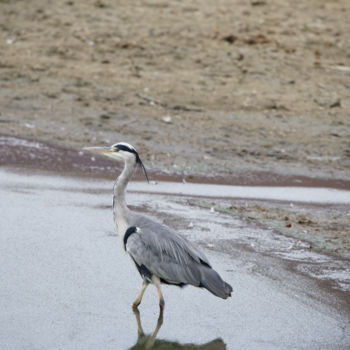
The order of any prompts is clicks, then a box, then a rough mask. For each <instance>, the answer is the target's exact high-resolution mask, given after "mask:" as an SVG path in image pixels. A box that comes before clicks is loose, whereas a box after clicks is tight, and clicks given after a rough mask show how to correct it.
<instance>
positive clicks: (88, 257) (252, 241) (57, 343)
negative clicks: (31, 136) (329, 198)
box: [0, 169, 350, 350]
mask: <svg viewBox="0 0 350 350" xmlns="http://www.w3.org/2000/svg"><path fill="white" fill-rule="evenodd" d="M180 185H181V184H180ZM137 186H139V187H137ZM111 188H112V182H110V181H89V180H83V179H77V178H75V179H72V178H68V177H59V176H49V175H38V174H28V173H26V171H25V170H23V172H22V173H21V172H16V173H13V172H11V171H10V170H5V169H2V170H0V198H1V201H0V210H1V213H2V214H1V217H0V295H1V298H0V310H1V313H0V348H1V349H23V348H25V349H60V348H62V349H82V348H84V349H121V350H123V349H131V348H134V349H136V348H139V349H143V348H144V346H145V345H142V344H144V343H146V342H147V340H148V339H149V338H144V337H140V338H138V327H137V322H136V320H137V319H136V316H135V315H134V313H133V312H132V310H131V304H132V302H133V300H134V299H135V298H136V296H137V294H138V292H139V290H140V287H141V279H140V277H139V275H138V273H137V271H136V269H135V268H134V266H133V265H132V263H131V261H130V259H129V258H128V257H127V256H126V255H125V253H124V252H123V250H122V248H121V245H120V242H119V239H118V237H117V236H116V234H115V231H114V225H113V220H112V213H111V208H110V206H111V201H112V195H111ZM150 188H151V190H150ZM153 188H158V187H157V186H151V185H147V184H144V185H143V186H142V184H136V185H135V184H132V185H131V189H133V191H132V192H131V193H129V195H128V201H129V202H130V203H131V204H133V206H134V207H135V208H136V209H137V210H140V211H142V212H146V213H147V215H151V216H153V217H155V218H156V219H158V220H160V221H165V222H166V223H167V224H169V225H171V226H173V227H175V228H176V229H177V230H178V231H179V232H180V233H182V234H184V235H185V236H187V237H188V238H189V239H190V240H192V241H195V242H197V243H198V244H200V245H201V247H202V249H203V250H204V251H205V253H206V254H207V256H208V257H209V259H210V261H211V262H212V265H213V266H214V267H215V269H217V270H218V271H219V272H220V274H221V275H222V276H223V277H224V279H225V280H227V281H228V282H229V283H230V284H232V286H233V289H234V293H233V296H232V298H230V299H228V300H221V299H219V298H216V297H214V296H213V295H211V294H210V293H208V292H207V291H205V290H201V289H197V288H193V287H187V288H184V289H180V288H175V287H166V286H165V287H164V288H163V290H164V296H165V302H166V307H165V313H164V321H163V324H162V326H161V328H160V330H159V332H158V334H157V337H156V343H155V344H154V348H167V349H191V348H192V349H193V348H198V346H199V345H201V347H199V348H200V349H208V350H209V349H211V350H219V349H238V348H243V349H320V348H327V349H345V348H346V347H347V346H348V344H350V323H349V320H350V305H349V300H350V299H349V297H350V293H349V284H350V265H349V261H347V260H339V259H335V258H333V257H329V256H326V255H322V254H318V253H314V252H310V251H308V250H304V249H303V247H298V246H297V245H295V246H293V249H290V247H291V245H293V244H294V243H295V240H294V239H293V238H287V237H284V236H276V235H275V234H273V232H272V231H270V230H268V229H264V228H259V227H257V226H253V225H252V224H249V223H247V222H244V221H241V220H239V219H237V218H234V217H232V216H229V215H225V214H222V213H218V212H212V211H210V210H208V209H203V208H200V207H195V206H189V205H188V202H187V201H188V199H189V198H191V195H193V194H194V193H183V194H182V195H181V196H176V195H172V196H169V195H167V194H164V193H156V191H154V190H153ZM171 188H174V187H173V186H171ZM159 192H164V191H163V190H161V191H159ZM175 193H176V191H175ZM173 194H174V193H173ZM139 309H140V317H141V322H142V327H143V330H144V332H145V333H146V334H152V332H153V331H154V330H155V327H156V325H157V320H158V305H157V293H156V290H155V289H154V288H153V287H150V288H149V289H148V290H147V291H146V294H145V297H144V300H143V303H142V304H141V306H140V308H139ZM138 342H139V345H137V343H138ZM140 343H142V344H141V345H140ZM189 344H193V345H189ZM206 344H207V345H206ZM195 345H196V346H197V347H194V346H195ZM134 346H135V347H134Z"/></svg>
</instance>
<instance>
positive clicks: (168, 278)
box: [91, 143, 232, 308]
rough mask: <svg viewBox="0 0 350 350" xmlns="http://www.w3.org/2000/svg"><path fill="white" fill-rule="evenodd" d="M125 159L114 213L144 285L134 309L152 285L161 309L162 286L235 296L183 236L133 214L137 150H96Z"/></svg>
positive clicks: (119, 146)
mask: <svg viewBox="0 0 350 350" xmlns="http://www.w3.org/2000/svg"><path fill="white" fill-rule="evenodd" d="M91 150H95V151H96V150H97V151H98V152H102V153H105V154H106V155H109V156H111V155H110V153H112V155H113V152H115V155H113V156H112V158H115V159H118V160H119V159H123V160H124V161H125V167H124V170H123V172H122V173H121V175H120V176H119V177H118V179H117V180H116V182H115V184H114V197H113V213H114V221H115V224H116V227H117V231H118V235H119V238H120V240H121V243H122V245H123V247H124V249H125V250H126V252H127V253H128V254H129V255H130V257H131V258H132V260H133V261H134V263H135V265H136V267H137V269H138V271H139V273H140V274H141V276H142V278H143V281H144V284H143V288H142V291H141V294H140V296H139V298H138V299H137V300H136V301H135V303H134V306H138V305H139V303H140V302H141V299H142V296H143V293H144V291H145V289H146V287H147V285H148V284H149V283H154V284H155V285H156V287H157V289H158V294H159V299H160V305H161V308H163V306H164V300H163V296H162V293H161V291H160V284H161V283H166V284H172V285H177V286H180V287H182V286H184V285H187V284H190V285H193V286H196V287H203V288H206V289H207V290H209V291H210V292H211V293H213V294H214V295H216V296H218V297H221V298H224V299H226V298H227V297H229V296H230V295H231V292H232V287H231V286H230V285H229V284H227V283H226V282H224V281H223V280H222V279H221V277H220V276H219V274H218V273H217V272H216V271H215V270H214V269H212V267H211V265H210V263H209V261H208V259H207V258H206V256H205V255H204V254H203V253H202V252H201V251H200V250H199V249H197V248H196V247H195V245H193V244H192V243H191V242H189V241H188V240H187V239H186V238H184V237H183V236H181V235H179V234H177V233H176V232H175V231H173V230H172V229H170V228H169V227H167V226H165V225H163V224H160V223H158V222H156V221H154V220H151V219H149V218H148V217H146V216H143V215H140V214H138V213H135V212H133V211H131V210H130V209H129V208H128V207H127V204H126V201H125V192H126V187H127V184H128V182H129V180H130V179H131V177H132V175H133V173H134V171H135V168H136V166H137V165H138V164H141V165H142V162H141V160H140V158H139V156H138V154H137V152H136V151H135V149H134V148H133V147H132V146H130V145H128V144H125V143H120V144H116V145H114V146H112V147H111V148H110V149H109V150H107V149H106V148H92V149H91Z"/></svg>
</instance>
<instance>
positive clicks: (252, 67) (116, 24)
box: [0, 0, 350, 179]
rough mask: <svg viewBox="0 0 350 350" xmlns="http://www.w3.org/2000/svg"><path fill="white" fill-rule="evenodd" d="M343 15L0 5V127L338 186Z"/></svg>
mask: <svg viewBox="0 0 350 350" xmlns="http://www.w3.org/2000/svg"><path fill="white" fill-rule="evenodd" d="M349 10H350V5H349V2H348V1H347V0H339V1H337V2H320V1H318V0H310V1H307V2H305V1H301V0H298V1H285V0H271V1H251V2H239V1H233V2H232V1H228V0H220V1H216V2H215V5H213V3H212V2H211V1H194V2H192V3H191V5H188V4H186V3H182V2H169V3H163V2H158V1H146V2H144V1H136V2H135V1H133V2H126V3H123V4H122V3H118V2H114V1H110V0H104V1H79V0H77V1H65V2H64V3H58V2H47V1H43V0H31V1H27V2H21V1H5V2H2V3H1V11H0V23H1V24H0V89H1V90H0V108H1V111H0V130H1V132H2V133H5V134H8V135H20V136H24V137H32V138H33V139H36V140H44V141H50V142H53V143H55V144H56V145H61V146H64V147H73V148H75V149H77V150H78V149H81V148H82V147H83V146H85V145H95V144H105V143H113V142H116V141H119V140H123V141H128V142H130V143H132V144H135V146H137V148H138V149H139V150H141V149H142V151H143V152H142V153H143V154H144V158H145V159H147V160H148V162H149V163H150V165H151V167H152V168H160V169H168V171H170V172H171V173H174V172H181V173H188V174H193V173H195V174H196V173H197V174H198V173H202V174H207V173H213V172H221V171H223V172H229V173H235V172H236V171H237V170H239V171H240V170H243V171H244V170H248V171H249V172H250V171H252V170H254V171H261V170H263V171H272V172H274V173H276V172H277V173H282V174H293V175H308V176H312V177H321V178H322V177H327V178H346V179H349V169H350V153H349V147H350V144H349V139H350V121H349V115H348V114H349V113H348V111H349V108H350V105H349V98H348V96H349V91H350V86H349V77H350V68H349V67H350V58H349V42H348V40H347V35H348V33H349V32H350V24H349V21H348V17H347V14H348V12H349Z"/></svg>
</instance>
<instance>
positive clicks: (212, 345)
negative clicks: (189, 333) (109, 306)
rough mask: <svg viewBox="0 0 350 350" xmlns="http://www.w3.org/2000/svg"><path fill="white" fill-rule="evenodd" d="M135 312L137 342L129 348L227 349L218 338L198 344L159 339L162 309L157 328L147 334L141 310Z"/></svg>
mask: <svg viewBox="0 0 350 350" xmlns="http://www.w3.org/2000/svg"><path fill="white" fill-rule="evenodd" d="M133 312H134V314H135V317H136V322H137V333H138V337H137V343H136V344H135V345H134V346H133V347H132V348H130V349H129V350H149V349H153V350H156V349H158V350H226V344H225V343H224V342H223V341H222V339H220V338H218V339H215V340H212V341H211V342H209V343H206V344H202V345H196V344H179V343H177V342H174V341H167V340H164V339H159V340H157V339H156V337H157V334H158V332H159V330H160V328H161V327H162V324H163V311H160V313H159V317H158V322H157V325H156V328H155V330H154V332H153V333H152V334H149V335H146V334H145V333H144V331H143V329H142V325H141V317H140V311H139V310H138V309H137V308H133Z"/></svg>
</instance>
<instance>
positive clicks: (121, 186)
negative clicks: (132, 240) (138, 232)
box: [113, 160, 136, 239]
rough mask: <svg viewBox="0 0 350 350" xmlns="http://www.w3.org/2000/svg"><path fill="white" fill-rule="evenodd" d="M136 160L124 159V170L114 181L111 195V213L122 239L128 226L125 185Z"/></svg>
mask: <svg viewBox="0 0 350 350" xmlns="http://www.w3.org/2000/svg"><path fill="white" fill-rule="evenodd" d="M135 168H136V162H135V161H133V160H128V161H125V166H124V170H123V171H122V173H121V174H120V175H119V177H118V178H117V180H116V182H115V183H114V188H113V191H114V197H113V213H114V221H115V223H116V225H117V231H118V234H119V237H120V238H121V239H123V237H124V234H125V231H126V229H127V228H128V220H127V219H128V212H129V208H128V206H127V205H126V200H125V193H126V186H127V185H128V182H129V180H130V179H131V177H132V175H133V174H134V171H135Z"/></svg>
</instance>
